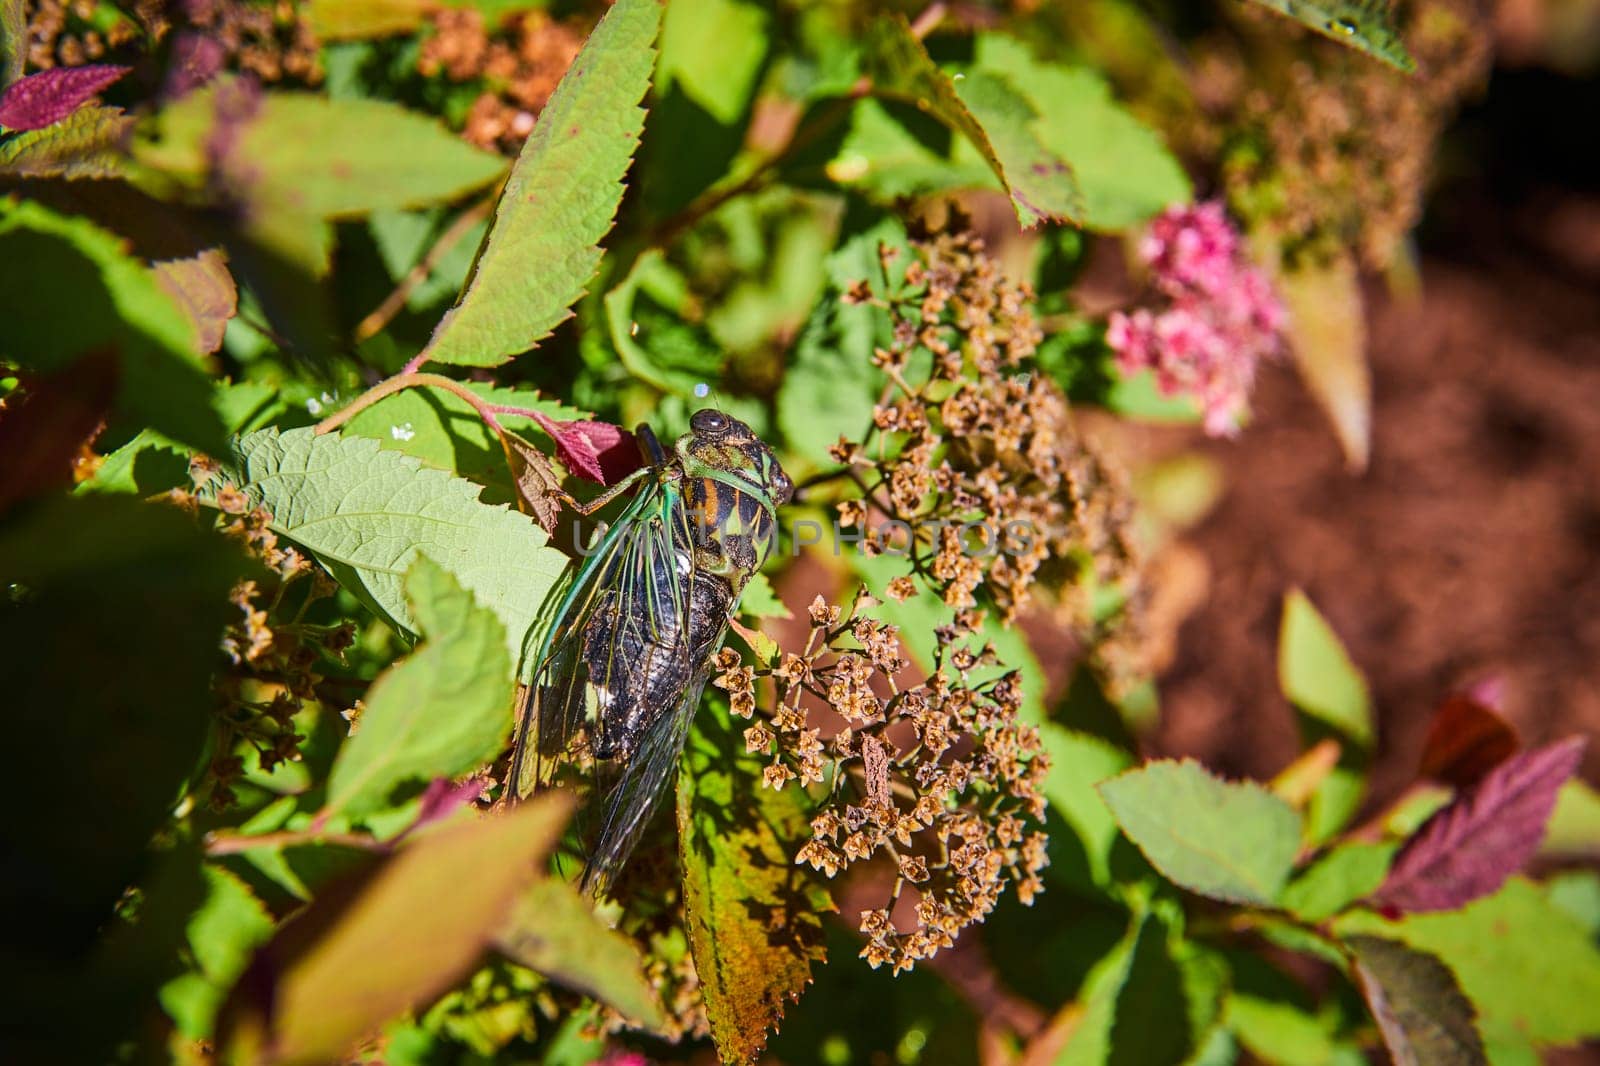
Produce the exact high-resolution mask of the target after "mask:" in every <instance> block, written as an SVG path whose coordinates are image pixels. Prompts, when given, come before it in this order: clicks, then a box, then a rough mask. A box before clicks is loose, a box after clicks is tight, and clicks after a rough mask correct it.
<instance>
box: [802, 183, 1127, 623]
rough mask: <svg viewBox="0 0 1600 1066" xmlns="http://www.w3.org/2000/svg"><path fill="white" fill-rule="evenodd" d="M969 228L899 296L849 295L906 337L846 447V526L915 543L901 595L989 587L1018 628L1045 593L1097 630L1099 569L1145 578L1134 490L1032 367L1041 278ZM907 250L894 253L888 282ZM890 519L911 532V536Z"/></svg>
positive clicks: (869, 545) (878, 541) (917, 248)
mask: <svg viewBox="0 0 1600 1066" xmlns="http://www.w3.org/2000/svg"><path fill="white" fill-rule="evenodd" d="M964 223H965V220H964V219H962V218H961V217H960V216H959V215H954V216H953V219H952V224H951V227H950V228H949V230H948V231H946V232H937V233H928V234H920V235H915V236H914V237H913V239H912V241H911V248H910V252H911V261H910V262H909V263H908V265H907V266H906V268H905V270H904V272H903V274H902V275H901V280H900V281H899V283H898V284H895V283H893V282H891V283H890V284H889V285H888V288H889V289H890V290H891V291H888V292H884V293H875V292H873V291H872V289H871V287H870V286H869V285H867V284H866V283H864V282H863V283H858V284H857V285H856V286H855V287H854V288H852V289H851V290H850V291H848V292H847V293H846V294H845V299H846V300H847V301H853V302H858V303H860V302H870V303H872V304H875V305H877V306H880V307H882V308H884V309H885V310H886V311H887V312H888V314H889V317H890V319H891V321H892V323H893V340H892V342H891V343H890V345H889V346H887V347H883V348H879V349H878V350H877V352H876V354H875V356H874V360H873V361H874V363H875V364H876V365H877V366H878V367H879V368H881V369H882V370H883V371H884V373H885V374H886V375H887V376H888V378H889V386H888V387H887V388H886V389H885V390H884V393H883V396H882V397H881V399H880V401H879V403H878V404H877V406H876V407H875V409H874V411H873V423H874V429H873V431H872V432H871V433H870V434H869V436H868V437H867V439H866V440H864V441H862V442H859V443H858V442H852V441H847V440H841V441H840V442H839V444H838V445H837V446H835V448H834V449H833V451H832V455H833V457H834V459H836V460H837V461H838V462H840V463H843V464H845V465H846V467H847V471H848V473H849V475H850V477H851V479H852V480H854V481H855V482H856V484H857V486H858V487H859V488H860V489H861V493H862V498H861V499H848V500H845V501H843V502H842V503H840V504H839V505H838V506H839V515H840V523H841V524H842V525H846V526H865V528H866V531H867V537H868V539H867V541H866V550H868V551H875V550H881V549H882V548H883V547H889V548H892V549H894V550H899V551H906V552H907V558H908V570H909V573H908V574H907V575H905V576H904V577H903V578H901V579H897V580H896V581H894V582H892V583H891V584H890V586H889V588H888V590H887V591H888V593H889V595H890V596H892V597H894V598H896V599H905V598H906V597H908V596H909V595H911V594H912V593H913V592H914V590H915V587H916V586H915V584H914V582H913V581H912V578H911V574H917V575H920V576H922V577H923V578H924V579H925V580H927V581H928V582H929V583H930V584H931V585H932V586H933V587H934V588H935V589H937V590H938V592H939V593H940V594H941V595H942V596H943V597H944V601H945V603H946V605H948V606H949V607H951V608H953V609H956V610H964V609H967V608H970V607H973V606H975V605H976V604H977V603H978V602H979V600H980V597H981V598H986V599H988V600H989V601H990V602H992V603H993V604H994V605H995V606H996V607H997V608H998V609H999V613H1000V617H1001V619H1002V621H1004V622H1007V623H1009V622H1011V621H1012V620H1013V619H1014V618H1015V617H1016V615H1017V614H1018V612H1019V611H1021V610H1022V609H1023V608H1024V607H1026V606H1027V604H1028V603H1029V601H1030V599H1031V598H1032V596H1033V594H1034V593H1035V591H1036V590H1041V589H1042V590H1043V591H1045V592H1047V593H1048V594H1049V595H1050V597H1051V598H1052V599H1053V600H1054V601H1055V602H1056V603H1057V604H1058V605H1062V606H1064V607H1065V609H1066V610H1065V613H1066V615H1067V620H1068V621H1069V622H1070V623H1072V624H1073V627H1074V628H1075V629H1077V630H1078V631H1079V632H1080V633H1082V634H1084V635H1086V636H1088V635H1089V634H1090V631H1091V630H1092V628H1093V626H1092V623H1091V619H1090V614H1089V610H1088V606H1087V602H1086V596H1085V594H1084V590H1083V587H1082V586H1083V581H1082V579H1083V577H1084V576H1085V574H1092V576H1093V577H1094V578H1095V579H1096V580H1098V581H1100V582H1104V583H1110V584H1118V585H1124V586H1128V587H1130V588H1131V586H1132V584H1133V581H1134V578H1135V575H1136V570H1137V555H1136V552H1135V548H1134V545H1133V540H1132V535H1131V518H1132V504H1131V498H1130V496H1129V494H1128V492H1127V490H1126V488H1125V487H1124V485H1123V484H1122V480H1121V478H1120V476H1119V475H1118V473H1117V472H1116V471H1115V470H1114V469H1112V468H1111V467H1110V466H1109V465H1108V464H1107V462H1106V461H1105V460H1104V459H1103V458H1102V457H1101V456H1100V455H1099V454H1098V453H1097V452H1096V451H1095V450H1094V449H1093V448H1092V447H1091V446H1090V445H1089V444H1088V443H1087V442H1086V441H1084V439H1083V438H1082V437H1081V436H1079V434H1078V432H1077V431H1076V429H1075V428H1074V425H1073V421H1072V416H1071V412H1070V410H1069V407H1068V404H1067V398H1066V396H1065V395H1063V393H1062V392H1061V389H1060V388H1059V387H1058V386H1057V385H1056V384H1055V383H1054V382H1053V381H1052V380H1050V378H1049V377H1047V376H1046V375H1044V374H1042V373H1038V372H1035V370H1034V368H1033V366H1032V359H1033V355H1034V352H1035V349H1036V348H1037V346H1038V344H1039V342H1040V340H1041V339H1042V336H1043V335H1042V333H1041V331H1040V329H1039V326H1038V324H1037V323H1036V321H1035V320H1034V316H1033V304H1032V301H1033V293H1032V291H1031V290H1030V288H1029V286H1028V285H1027V284H1026V283H1023V282H1016V281H1012V280H1010V279H1009V278H1007V277H1006V276H1005V275H1004V273H1003V272H1002V271H1001V269H1000V267H999V264H998V263H997V262H996V261H995V260H994V259H992V258H991V257H989V256H988V255H987V254H985V252H984V248H983V242H982V239H981V238H979V237H978V236H977V235H976V234H974V233H972V232H970V231H969V230H967V229H965V228H964ZM901 254H903V253H902V250H901V249H898V248H895V247H893V246H889V245H885V246H883V247H882V248H881V250H880V258H881V260H882V265H883V267H884V275H885V277H887V278H894V277H895V270H894V266H895V261H896V260H897V259H898V258H899V256H900V255H901ZM890 521H893V522H898V523H902V524H903V525H904V526H905V527H909V529H910V531H911V533H912V536H911V538H910V543H909V544H907V543H906V538H905V536H904V534H903V532H899V533H898V534H897V532H896V531H894V530H893V528H892V527H890V526H888V525H887V523H888V522H890ZM880 531H881V535H880Z"/></svg>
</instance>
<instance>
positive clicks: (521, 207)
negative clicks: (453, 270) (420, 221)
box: [426, 0, 692, 366]
mask: <svg viewBox="0 0 1600 1066" xmlns="http://www.w3.org/2000/svg"><path fill="white" fill-rule="evenodd" d="M660 24H661V3H660V0H618V2H617V3H616V4H614V5H613V6H612V8H611V10H610V11H608V12H606V16H605V18H603V19H601V20H600V24H599V25H598V26H596V27H595V29H594V32H593V33H592V34H590V36H589V40H588V41H587V42H586V43H585V44H584V46H583V51H582V52H580V53H579V54H578V58H577V59H576V60H575V61H574V62H573V64H572V67H571V68H570V69H569V70H568V71H567V73H566V76H565V77H563V78H562V79H561V85H560V86H559V87H558V88H557V89H556V92H555V95H554V96H552V97H551V98H550V102H549V103H548V104H546V105H545V108H544V110H543V111H542V112H541V113H540V115H539V121H538V124H537V125H535V126H534V128H533V133H532V134H531V135H529V137H528V141H527V143H526V144H525V145H523V148H522V155H521V156H520V157H519V158H518V159H517V162H516V165H515V166H514V167H512V170H511V176H510V177H509V178H508V179H506V187H505V190H504V191H503V192H502V193H501V195H500V203H499V205H498V206H497V207H496V208H495V218H494V223H493V225H491V226H490V228H489V238H488V243H486V244H485V245H484V247H483V250H482V252H481V254H480V255H479V257H478V264H477V267H476V268H475V269H474V270H473V273H472V277H471V279H470V280H468V282H467V287H466V290H465V291H464V292H463V293H462V294H461V299H460V301H459V302H458V303H457V304H456V306H455V307H453V308H452V309H451V310H450V311H449V312H448V313H447V314H446V315H445V317H444V318H443V319H442V320H441V321H440V323H439V326H438V328H437V329H436V330H435V331H434V334H433V339H432V340H431V341H430V342H429V344H428V347H427V349H426V352H427V355H428V357H429V358H430V359H433V360H434V361H436V362H441V363H460V364H465V365H468V366H497V365H499V364H500V363H503V362H505V361H506V360H507V359H509V358H511V357H512V356H513V355H516V354H517V353H518V352H523V351H526V350H528V349H529V348H532V347H533V346H534V345H536V344H537V343H539V341H540V340H541V339H543V338H544V337H545V336H547V335H548V334H549V333H550V331H551V330H552V329H554V328H555V327H556V326H557V325H559V324H560V323H561V322H563V321H565V320H566V319H567V318H568V317H569V316H570V315H571V313H572V312H571V310H570V308H571V307H572V305H573V304H574V303H576V302H577V300H578V298H579V297H581V296H582V295H583V294H584V292H585V290H586V289H587V288H588V286H589V282H590V281H591V280H592V279H593V278H594V275H595V271H596V270H597V269H598V267H599V265H600V247H599V244H600V240H601V239H602V238H603V237H605V235H606V233H607V232H608V231H609V230H610V229H611V222H612V218H613V217H614V216H615V215H616V211H617V205H618V204H619V203H620V202H621V200H622V193H623V185H622V178H623V175H625V174H626V173H627V171H628V164H629V163H630V162H631V161H632V159H633V152H634V149H635V147H637V145H638V143H639V134H640V131H641V130H642V129H643V127H644V109H643V108H642V107H640V106H639V101H640V99H641V98H642V97H643V96H644V94H645V90H646V89H648V88H649V86H650V72H651V68H652V67H653V66H654V65H655V46H654V42H655V38H656V31H657V30H658V29H659V27H660ZM685 150H692V149H688V148H687V147H686V148H685Z"/></svg>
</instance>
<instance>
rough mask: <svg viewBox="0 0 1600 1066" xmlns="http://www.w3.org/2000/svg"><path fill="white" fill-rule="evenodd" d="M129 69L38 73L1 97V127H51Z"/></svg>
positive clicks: (98, 67)
mask: <svg viewBox="0 0 1600 1066" xmlns="http://www.w3.org/2000/svg"><path fill="white" fill-rule="evenodd" d="M130 69H132V68H130V67H115V66H107V65H94V66H87V67H52V68H50V69H49V70H41V71H40V72H39V73H37V74H33V75H30V76H28V77H26V78H23V79H22V80H21V81H19V82H17V83H16V84H14V85H12V86H11V88H9V89H7V90H6V91H5V94H4V95H0V126H4V127H5V128H6V129H8V130H42V129H44V128H45V127H46V126H53V125H55V124H56V123H57V122H60V121H61V120H62V119H64V118H66V117H67V116H68V115H70V114H72V113H73V112H74V111H76V110H78V108H80V107H82V106H83V105H84V104H85V103H87V102H88V101H89V98H90V97H92V96H94V95H95V94H96V93H98V92H100V91H102V90H103V89H105V87H106V86H108V85H110V84H111V83H112V82H114V81H116V80H117V79H118V78H120V77H122V76H123V75H124V74H126V73H128V71H129V70H130Z"/></svg>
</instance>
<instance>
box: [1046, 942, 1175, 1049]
mask: <svg viewBox="0 0 1600 1066" xmlns="http://www.w3.org/2000/svg"><path fill="white" fill-rule="evenodd" d="M1169 938H1170V935H1169V933H1168V930H1167V925H1166V923H1165V922H1164V921H1162V920H1161V919H1160V918H1158V917H1156V916H1155V915H1153V914H1144V915H1140V916H1139V917H1137V918H1136V919H1135V921H1134V925H1133V928H1132V929H1130V930H1129V932H1128V935H1127V937H1126V938H1125V939H1124V940H1123V941H1122V943H1121V944H1119V945H1117V947H1116V948H1115V949H1114V950H1113V951H1112V952H1111V953H1110V954H1108V955H1106V956H1105V957H1104V958H1103V959H1102V960H1101V961H1100V963H1099V964H1098V965H1097V966H1096V967H1095V969H1094V971H1093V972H1092V973H1091V974H1090V975H1089V977H1088V979H1087V980H1086V981H1085V982H1084V987H1083V991H1082V992H1081V993H1080V994H1079V996H1078V1003H1080V1004H1082V1012H1081V1014H1079V1015H1078V1016H1077V1018H1076V1021H1075V1022H1074V1023H1073V1025H1072V1028H1071V1031H1070V1034H1069V1035H1068V1036H1067V1037H1066V1039H1065V1040H1064V1041H1063V1042H1062V1043H1061V1045H1060V1047H1059V1049H1058V1050H1057V1052H1056V1054H1055V1055H1054V1056H1053V1061H1054V1062H1055V1063H1057V1064H1058V1066H1091V1064H1098V1063H1108V1064H1109V1063H1120V1064H1127V1066H1138V1064H1142V1063H1154V1062H1182V1061H1183V1060H1184V1057H1185V1054H1186V1052H1187V1050H1188V1048H1189V1047H1190V1045H1191V1043H1192V1040H1193V1034H1192V1033H1191V1032H1190V1029H1189V1025H1188V1017H1187V1011H1186V1009H1185V1006H1186V1002H1187V992H1186V990H1185V987H1184V977H1183V974H1182V973H1181V972H1180V970H1179V968H1178V965H1177V963H1176V962H1175V961H1174V960H1173V957H1172V953H1171V947H1170V944H1169ZM1156 1019H1159V1021H1157V1020H1156ZM1029 1061H1032V1057H1031V1056H1030V1059H1029ZM1046 1061H1048V1060H1046Z"/></svg>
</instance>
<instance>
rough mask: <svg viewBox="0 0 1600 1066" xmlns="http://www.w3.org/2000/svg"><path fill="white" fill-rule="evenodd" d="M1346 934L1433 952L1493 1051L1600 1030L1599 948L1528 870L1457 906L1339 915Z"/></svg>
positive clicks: (1567, 1041)
mask: <svg viewBox="0 0 1600 1066" xmlns="http://www.w3.org/2000/svg"><path fill="white" fill-rule="evenodd" d="M1334 928H1335V931H1336V932H1338V933H1339V934H1340V935H1343V936H1350V935H1353V934H1356V933H1370V934H1372V935H1375V936H1381V937H1387V938H1389V939H1391V940H1398V941H1401V942H1402V943H1404V944H1407V945H1409V946H1411V947H1413V948H1416V949H1417V950H1419V951H1426V952H1429V953H1431V954H1433V955H1437V956H1438V957H1439V958H1440V959H1442V960H1443V961H1444V963H1445V964H1446V965H1447V966H1449V967H1450V969H1451V970H1453V971H1454V972H1455V975H1456V979H1457V980H1458V981H1460V983H1461V989H1462V991H1463V992H1465V993H1466V994H1467V996H1468V998H1470V999H1471V1000H1472V1002H1473V1003H1475V1004H1477V1007H1478V1012H1479V1030H1480V1032H1482V1034H1483V1038H1484V1042H1485V1043H1486V1044H1488V1045H1489V1046H1490V1048H1491V1051H1493V1049H1494V1047H1495V1046H1496V1045H1502V1044H1505V1045H1509V1046H1515V1045H1516V1044H1518V1043H1519V1042H1522V1041H1526V1040H1532V1041H1533V1042H1534V1043H1536V1044H1540V1045H1552V1044H1571V1043H1576V1042H1577V1041H1580V1040H1592V1039H1594V1038H1595V1037H1597V1036H1600V1012H1597V1011H1596V1010H1595V1009H1594V1005H1595V1004H1596V1003H1600V948H1597V947H1596V946H1595V943H1594V941H1593V940H1592V939H1590V938H1589V937H1588V936H1587V935H1586V933H1585V931H1584V928H1583V926H1582V925H1580V924H1579V923H1578V921H1577V920H1576V919H1574V918H1573V917H1572V915H1570V914H1568V913H1566V912H1565V911H1563V910H1562V909H1561V908H1559V907H1557V906H1556V905H1555V904H1553V903H1551V902H1550V900H1549V899H1548V898H1547V897H1546V896H1545V894H1544V893H1543V892H1541V891H1540V890H1539V886H1537V885H1535V884H1534V883H1533V882H1531V881H1528V880H1527V879H1525V878H1522V877H1513V878H1512V879H1511V880H1509V881H1507V882H1506V885H1505V887H1504V888H1502V889H1501V890H1500V891H1499V892H1497V893H1495V894H1494V895H1492V896H1489V897H1487V898H1485V899H1480V900H1477V901H1476V902H1474V903H1471V904H1469V905H1467V906H1466V907H1464V908H1462V909H1461V910H1458V911H1442V912H1438V913H1432V914H1413V915H1408V916H1407V917H1406V918H1405V919H1404V920H1402V921H1399V922H1389V921H1385V920H1384V919H1382V918H1380V917H1378V916H1377V915H1375V914H1371V913H1368V912H1364V911H1357V912H1353V913H1351V914H1348V915H1345V916H1343V917H1341V918H1339V919H1337V920H1336V923H1335V926H1334Z"/></svg>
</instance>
